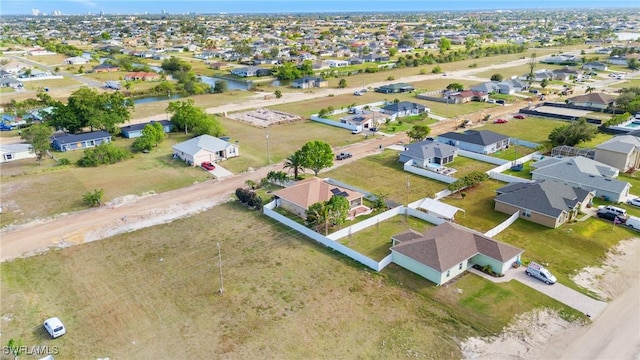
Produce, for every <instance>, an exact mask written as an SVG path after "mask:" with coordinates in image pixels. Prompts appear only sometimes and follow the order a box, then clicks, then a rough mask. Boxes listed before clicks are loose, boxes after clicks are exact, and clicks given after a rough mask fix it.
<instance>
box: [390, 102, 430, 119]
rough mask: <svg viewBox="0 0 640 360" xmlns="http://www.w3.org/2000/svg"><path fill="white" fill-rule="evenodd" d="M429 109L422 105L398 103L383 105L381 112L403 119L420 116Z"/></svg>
mask: <svg viewBox="0 0 640 360" xmlns="http://www.w3.org/2000/svg"><path fill="white" fill-rule="evenodd" d="M429 110H430V109H429V108H427V107H426V106H424V105H421V104H416V103H414V102H410V101H400V102H397V103H391V104H388V105H385V106H384V107H383V108H382V112H383V113H385V114H388V115H396V116H397V117H405V116H411V115H420V114H422V113H424V112H429Z"/></svg>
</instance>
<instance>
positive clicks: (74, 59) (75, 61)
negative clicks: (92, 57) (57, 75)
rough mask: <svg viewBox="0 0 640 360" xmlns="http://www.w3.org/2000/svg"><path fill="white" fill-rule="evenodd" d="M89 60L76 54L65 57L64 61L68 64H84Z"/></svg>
mask: <svg viewBox="0 0 640 360" xmlns="http://www.w3.org/2000/svg"><path fill="white" fill-rule="evenodd" d="M88 62H89V60H87V59H86V58H83V57H82V56H74V57H70V58H66V59H64V63H65V64H68V65H84V64H86V63H88Z"/></svg>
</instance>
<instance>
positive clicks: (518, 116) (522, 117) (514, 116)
mask: <svg viewBox="0 0 640 360" xmlns="http://www.w3.org/2000/svg"><path fill="white" fill-rule="evenodd" d="M513 118H514V119H524V118H525V116H524V115H522V114H515V115H513Z"/></svg>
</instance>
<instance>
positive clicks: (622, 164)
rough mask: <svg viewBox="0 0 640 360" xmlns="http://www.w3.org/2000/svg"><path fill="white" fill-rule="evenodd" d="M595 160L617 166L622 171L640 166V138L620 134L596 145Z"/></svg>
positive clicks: (633, 169)
mask: <svg viewBox="0 0 640 360" xmlns="http://www.w3.org/2000/svg"><path fill="white" fill-rule="evenodd" d="M594 160H595V161H599V162H601V163H604V164H607V165H611V166H613V167H616V168H617V169H618V170H620V171H622V172H627V171H635V170H637V169H638V168H640V138H638V137H637V136H633V135H628V134H626V135H618V136H616V137H614V138H612V139H609V140H607V141H605V142H603V143H602V144H599V145H598V146H596V153H595V157H594Z"/></svg>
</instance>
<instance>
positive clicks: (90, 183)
mask: <svg viewBox="0 0 640 360" xmlns="http://www.w3.org/2000/svg"><path fill="white" fill-rule="evenodd" d="M185 139H186V137H185V136H184V135H182V134H172V135H171V136H170V137H169V139H167V140H166V141H165V142H164V143H162V144H161V145H160V147H159V148H158V149H156V150H153V151H152V152H151V153H149V154H136V155H134V158H132V159H129V160H126V161H123V162H120V163H117V164H114V165H108V166H100V167H96V168H80V167H77V166H75V165H68V166H56V165H55V162H54V161H53V160H51V159H45V160H44V161H43V162H42V165H38V163H37V162H36V161H35V160H34V159H26V160H20V161H14V162H10V163H4V164H2V165H0V170H1V172H2V188H1V189H0V195H1V197H2V201H3V207H4V208H5V210H7V211H3V212H2V214H1V215H0V225H1V226H4V225H7V224H9V223H12V222H14V221H18V222H20V221H23V220H26V219H32V218H35V217H43V216H50V215H54V214H58V213H62V212H68V211H76V210H81V209H84V208H86V205H85V204H84V203H83V202H82V195H83V194H85V193H86V192H88V191H91V190H93V189H100V188H102V189H104V192H105V195H104V200H105V201H109V200H111V199H114V198H116V197H119V196H124V195H128V194H136V195H140V194H143V193H145V192H149V191H154V192H164V191H168V190H173V189H177V188H182V187H185V186H187V185H190V184H193V183H194V182H200V181H204V180H206V179H207V178H209V175H208V174H207V173H206V172H204V171H202V170H200V169H198V168H191V167H188V166H186V165H185V164H184V162H182V161H179V160H174V159H172V158H171V146H172V145H173V144H175V143H177V142H180V141H183V140H185ZM131 142H132V140H127V139H122V138H116V141H115V143H116V144H118V145H120V146H123V147H127V148H129V146H130V144H131ZM82 153H83V152H82V151H71V152H67V153H56V152H54V153H53V154H54V156H56V157H64V158H68V159H69V160H71V162H72V163H75V161H76V160H77V159H79V158H80V157H82ZM44 189H48V190H46V191H45V190H44Z"/></svg>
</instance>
